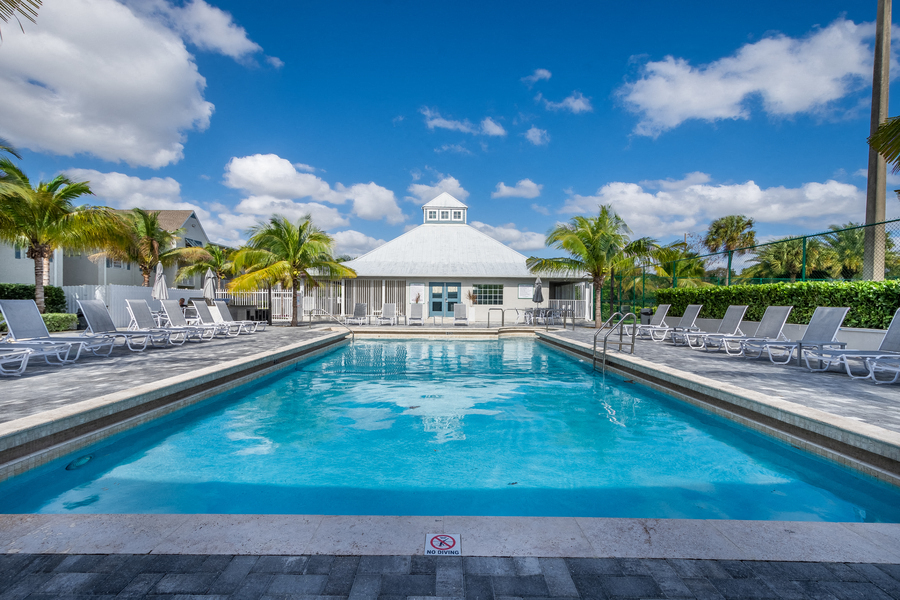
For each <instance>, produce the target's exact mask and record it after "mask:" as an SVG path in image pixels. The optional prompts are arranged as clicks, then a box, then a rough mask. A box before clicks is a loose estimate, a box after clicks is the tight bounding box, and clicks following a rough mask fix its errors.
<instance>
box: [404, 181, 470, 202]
mask: <svg viewBox="0 0 900 600" xmlns="http://www.w3.org/2000/svg"><path fill="white" fill-rule="evenodd" d="M440 177H441V179H440V180H439V181H437V182H435V183H432V184H431V185H425V184H424V183H413V184H411V185H410V186H409V187H408V188H407V190H408V191H409V193H411V194H412V196H407V199H408V200H411V201H413V202H414V203H416V204H419V205H421V204H425V203H426V202H428V201H430V200H434V199H435V198H436V197H438V196H439V195H441V194H442V193H444V192H447V193H448V194H450V195H451V196H453V197H454V198H456V199H457V200H459V201H461V202H465V201H466V198H468V197H469V192H467V191H466V190H465V189H464V188H463V186H462V185H461V184H460V183H459V180H458V179H457V178H456V177H451V176H449V175H447V176H446V177H444V176H443V175H440Z"/></svg>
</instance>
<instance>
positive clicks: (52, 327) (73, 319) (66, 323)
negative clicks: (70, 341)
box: [0, 298, 78, 333]
mask: <svg viewBox="0 0 900 600" xmlns="http://www.w3.org/2000/svg"><path fill="white" fill-rule="evenodd" d="M17 299H18V298H14V300H17ZM41 317H42V318H43V319H44V325H46V326H47V331H50V332H51V333H52V332H54V331H70V330H72V329H75V326H76V325H78V315H73V314H71V313H44V314H42V315H41ZM5 331H6V323H0V332H5Z"/></svg>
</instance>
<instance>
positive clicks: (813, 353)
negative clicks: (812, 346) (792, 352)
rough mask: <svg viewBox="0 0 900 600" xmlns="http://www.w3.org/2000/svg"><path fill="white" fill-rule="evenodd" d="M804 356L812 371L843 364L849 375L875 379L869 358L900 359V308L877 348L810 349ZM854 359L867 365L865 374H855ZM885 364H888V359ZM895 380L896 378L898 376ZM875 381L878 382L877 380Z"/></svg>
mask: <svg viewBox="0 0 900 600" xmlns="http://www.w3.org/2000/svg"><path fill="white" fill-rule="evenodd" d="M803 357H804V359H805V360H806V367H807V368H808V369H809V370H810V371H825V370H826V369H829V368H830V367H832V366H836V367H840V366H842V365H843V367H844V369H845V370H846V371H847V375H849V376H850V377H852V378H853V379H873V380H875V378H874V376H873V373H872V371H871V369H870V368H869V367H868V366H867V365H866V361H867V359H873V360H879V359H891V358H893V359H894V360H898V359H900V308H898V309H897V311H896V312H895V313H894V318H893V319H891V324H890V325H889V326H888V328H887V331H885V332H884V337H883V338H881V345H879V346H878V349H877V350H851V349H847V348H845V349H842V350H826V349H822V350H808V351H806V352H804V353H803ZM810 360H814V361H816V362H817V364H818V366H817V367H813V366H812V365H811V364H810ZM852 360H858V361H861V362H862V363H863V365H864V366H866V373H865V375H854V374H853V372H852V371H851V370H850V361H852ZM884 364H888V363H887V361H886V362H885V363H884ZM894 380H896V377H895V378H894ZM875 381H876V383H878V381H877V380H875ZM891 383H893V382H891Z"/></svg>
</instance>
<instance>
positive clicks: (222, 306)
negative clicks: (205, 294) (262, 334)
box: [213, 300, 268, 333]
mask: <svg viewBox="0 0 900 600" xmlns="http://www.w3.org/2000/svg"><path fill="white" fill-rule="evenodd" d="M215 308H217V309H218V310H219V316H221V317H222V321H223V322H225V323H240V324H241V325H242V326H243V327H244V329H245V330H246V331H248V332H249V333H256V332H257V331H263V330H265V328H266V325H268V323H266V322H265V321H249V320H241V321H235V320H234V317H232V316H231V310H229V309H228V304H226V303H225V301H224V300H216V301H215ZM213 316H215V314H214V315H213ZM260 327H262V329H260Z"/></svg>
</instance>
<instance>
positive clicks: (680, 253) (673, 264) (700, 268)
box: [653, 242, 712, 287]
mask: <svg viewBox="0 0 900 600" xmlns="http://www.w3.org/2000/svg"><path fill="white" fill-rule="evenodd" d="M653 259H654V261H656V265H655V266H654V269H655V271H656V275H657V276H659V277H665V278H666V279H671V280H672V282H673V287H704V286H709V285H712V284H710V283H708V282H706V281H704V280H703V278H704V277H706V267H705V266H704V264H703V260H702V259H700V258H699V257H698V256H697V253H696V252H692V251H691V250H689V249H688V246H687V244H685V243H684V242H673V243H671V244H669V245H667V246H662V247H660V248H657V249H656V250H654V252H653ZM676 282H677V283H676Z"/></svg>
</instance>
